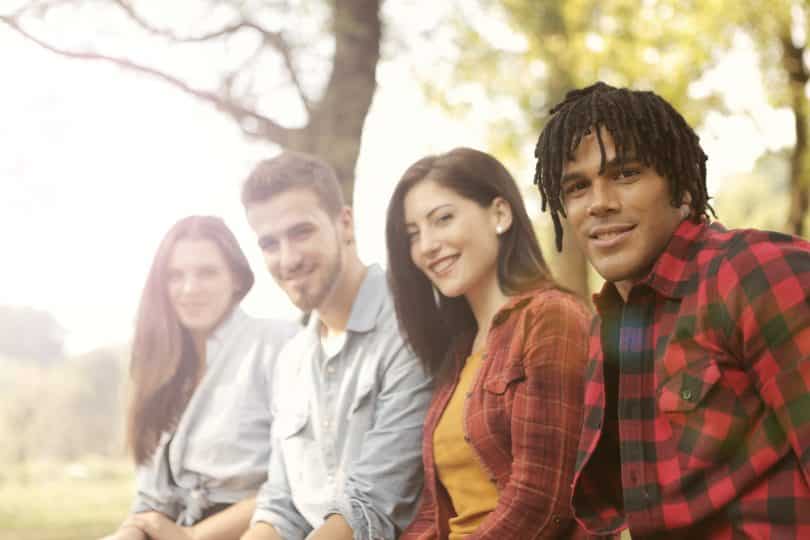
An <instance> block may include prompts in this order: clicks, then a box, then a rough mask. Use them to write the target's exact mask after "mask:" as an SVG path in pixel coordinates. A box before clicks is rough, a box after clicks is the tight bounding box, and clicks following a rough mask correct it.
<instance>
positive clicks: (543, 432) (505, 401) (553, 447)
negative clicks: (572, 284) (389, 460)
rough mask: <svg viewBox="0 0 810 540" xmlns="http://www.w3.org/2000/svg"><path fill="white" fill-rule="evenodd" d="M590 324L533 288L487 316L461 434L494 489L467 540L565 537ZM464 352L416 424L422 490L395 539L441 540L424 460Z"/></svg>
mask: <svg viewBox="0 0 810 540" xmlns="http://www.w3.org/2000/svg"><path fill="white" fill-rule="evenodd" d="M590 319H591V315H590V314H589V313H588V311H587V309H586V308H585V307H584V306H583V304H582V303H581V302H580V301H578V300H577V299H575V298H574V297H572V296H571V295H570V294H567V293H564V292H561V291H558V290H555V289H550V288H543V289H538V290H534V291H530V292H528V293H525V294H522V295H519V296H516V297H514V298H512V299H510V301H509V302H508V304H507V305H506V306H505V307H504V308H503V309H502V310H500V311H499V312H498V314H497V315H495V317H494V319H493V322H492V329H491V330H490V333H489V336H488V337H487V347H486V356H485V357H484V362H483V364H482V366H481V370H480V372H479V374H478V376H477V378H476V379H475V382H474V383H473V386H472V388H471V389H470V390H471V391H470V392H469V393H468V394H467V396H466V397H467V403H466V404H465V415H464V429H465V432H466V433H467V436H468V440H469V441H470V444H471V445H472V447H473V450H474V452H475V454H476V455H477V456H478V457H479V458H480V462H481V465H482V466H483V468H484V469H485V470H486V471H487V472H488V473H489V474H490V476H491V480H492V482H494V483H495V484H496V485H497V488H498V504H497V507H496V508H495V510H493V511H492V512H491V513H490V514H489V515H488V516H487V517H486V518H485V519H484V521H483V522H482V523H481V525H480V526H479V528H478V529H477V530H476V531H475V533H474V534H472V535H470V536H468V538H469V539H470V540H473V539H476V540H482V539H488V540H511V539H520V540H531V539H534V538H559V537H562V536H565V537H568V536H569V535H570V534H571V533H572V530H573V529H575V528H576V523H575V522H574V519H573V517H572V515H571V509H570V497H571V487H570V486H571V479H572V478H573V475H574V462H575V460H576V448H577V441H578V439H579V434H580V432H581V429H582V393H583V379H582V377H583V371H584V367H585V362H586V360H587V343H588V325H589V322H590ZM471 345H472V343H471V340H470V339H469V338H467V339H461V340H459V345H458V346H457V347H456V348H455V355H454V356H455V358H454V360H455V367H456V369H455V373H454V376H453V377H451V378H450V380H449V381H448V382H447V383H445V384H443V385H441V386H439V387H438V388H437V389H436V391H435V394H434V397H433V401H432V403H431V405H430V408H429V409H428V413H427V417H426V419H425V428H424V436H423V439H422V459H423V462H424V467H425V487H424V490H423V492H422V502H421V505H420V508H419V512H418V514H417V516H416V517H415V519H414V521H413V523H411V525H410V526H409V527H408V528H407V529H406V530H405V532H404V533H403V535H402V536H401V537H400V539H407V540H415V539H419V540H428V539H444V538H447V535H448V521H449V518H450V516H452V515H454V512H453V507H452V504H451V502H450V499H449V497H448V495H447V492H446V491H445V490H444V487H443V486H442V485H441V482H440V481H439V479H438V476H437V474H436V469H435V462H434V457H433V432H434V430H435V429H436V425H437V424H438V422H439V419H440V418H441V416H442V413H443V412H444V408H445V406H446V405H447V402H448V401H449V400H450V397H451V396H452V394H453V392H454V391H455V389H456V385H457V384H458V376H459V373H460V372H461V368H462V366H463V362H464V359H465V358H466V357H467V356H468V355H469V352H470V347H471Z"/></svg>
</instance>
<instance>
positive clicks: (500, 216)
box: [489, 197, 512, 236]
mask: <svg viewBox="0 0 810 540" xmlns="http://www.w3.org/2000/svg"><path fill="white" fill-rule="evenodd" d="M489 208H490V211H491V212H492V221H493V224H494V227H495V234H497V235H499V236H500V235H501V234H503V233H505V232H506V231H508V230H509V227H511V226H512V205H510V204H509V203H508V202H507V201H506V199H504V198H503V197H495V198H494V199H493V200H492V203H491V204H490V207H489Z"/></svg>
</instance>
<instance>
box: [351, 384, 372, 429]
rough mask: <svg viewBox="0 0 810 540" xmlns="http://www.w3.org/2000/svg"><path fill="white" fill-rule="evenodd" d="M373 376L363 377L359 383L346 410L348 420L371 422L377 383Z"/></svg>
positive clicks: (353, 422)
mask: <svg viewBox="0 0 810 540" xmlns="http://www.w3.org/2000/svg"><path fill="white" fill-rule="evenodd" d="M374 382H375V381H374V379H373V378H363V379H361V380H360V381H358V383H357V392H356V393H355V394H354V399H352V401H351V405H349V409H348V410H347V412H346V420H348V421H350V422H352V424H353V425H354V424H355V423H356V422H362V421H364V420H365V421H366V422H369V421H370V420H371V417H372V412H373V408H374V406H373V404H374V401H375V394H376V393H375V384H374Z"/></svg>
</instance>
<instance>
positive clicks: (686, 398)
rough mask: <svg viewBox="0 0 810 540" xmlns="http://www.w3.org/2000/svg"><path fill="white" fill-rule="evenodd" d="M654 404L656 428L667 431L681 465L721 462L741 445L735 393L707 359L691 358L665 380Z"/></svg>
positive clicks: (743, 418)
mask: <svg viewBox="0 0 810 540" xmlns="http://www.w3.org/2000/svg"><path fill="white" fill-rule="evenodd" d="M657 405H658V410H659V411H660V412H661V421H662V423H660V424H659V425H658V429H667V430H669V431H670V433H669V434H668V435H669V437H668V438H669V440H670V441H671V442H672V444H673V447H672V450H673V451H674V452H675V453H676V454H677V457H678V460H679V462H680V464H681V466H682V467H683V468H684V470H689V471H691V472H697V471H698V470H700V469H702V468H706V467H711V466H713V465H712V464H714V463H719V462H722V461H725V460H727V459H728V457H729V456H730V455H731V454H733V453H734V452H736V451H737V450H738V449H739V448H740V447H741V445H742V441H743V437H744V435H745V431H746V425H747V414H745V411H744V410H743V409H742V408H741V406H740V403H739V401H738V400H737V397H736V395H735V393H734V392H733V391H732V390H731V389H730V388H726V387H724V385H723V383H722V380H721V371H720V367H719V366H718V364H717V362H716V361H715V360H714V359H712V358H708V357H707V358H703V359H700V360H698V361H696V362H693V363H692V364H690V365H688V366H687V367H686V368H685V369H684V370H682V371H679V372H677V373H675V374H673V375H672V376H671V377H669V378H668V379H667V380H666V381H664V383H663V384H662V385H661V386H660V387H659V389H658V395H657ZM661 435H666V434H661ZM665 438H666V437H665Z"/></svg>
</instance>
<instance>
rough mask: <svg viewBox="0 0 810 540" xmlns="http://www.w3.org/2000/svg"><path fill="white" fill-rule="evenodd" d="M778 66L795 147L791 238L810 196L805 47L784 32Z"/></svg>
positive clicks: (800, 226) (800, 231) (799, 228)
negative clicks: (784, 79)
mask: <svg viewBox="0 0 810 540" xmlns="http://www.w3.org/2000/svg"><path fill="white" fill-rule="evenodd" d="M780 40H781V44H782V65H783V67H784V69H785V71H786V72H787V75H788V78H789V85H790V101H791V108H792V109H793V117H794V125H795V129H796V145H795V146H794V147H793V152H792V154H791V156H790V183H789V186H790V209H789V211H788V218H787V229H788V232H790V233H791V234H795V235H797V236H802V235H803V234H804V233H805V230H804V221H805V216H806V215H807V212H808V207H810V192H809V190H808V184H810V182H808V181H807V178H806V177H807V171H808V166H807V161H808V155H807V153H808V147H807V143H808V141H807V125H808V124H807V123H808V110H807V98H806V97H805V88H806V87H807V82H808V80H809V79H810V77H809V76H808V72H807V67H806V66H805V64H804V60H803V56H804V50H805V47H804V46H802V47H797V46H796V45H795V44H794V43H793V40H792V39H791V36H790V30H789V29H785V31H784V32H783V34H782V36H781V38H780Z"/></svg>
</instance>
